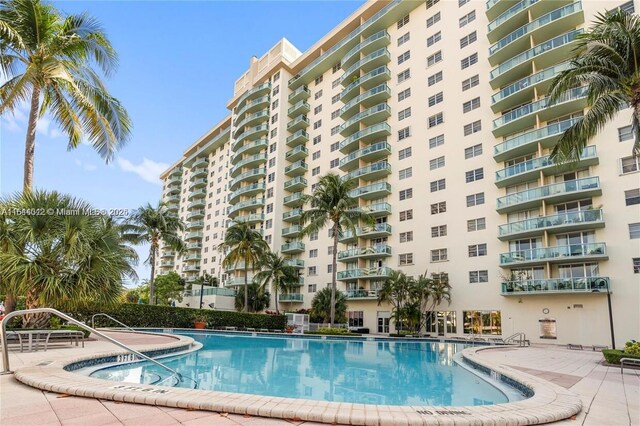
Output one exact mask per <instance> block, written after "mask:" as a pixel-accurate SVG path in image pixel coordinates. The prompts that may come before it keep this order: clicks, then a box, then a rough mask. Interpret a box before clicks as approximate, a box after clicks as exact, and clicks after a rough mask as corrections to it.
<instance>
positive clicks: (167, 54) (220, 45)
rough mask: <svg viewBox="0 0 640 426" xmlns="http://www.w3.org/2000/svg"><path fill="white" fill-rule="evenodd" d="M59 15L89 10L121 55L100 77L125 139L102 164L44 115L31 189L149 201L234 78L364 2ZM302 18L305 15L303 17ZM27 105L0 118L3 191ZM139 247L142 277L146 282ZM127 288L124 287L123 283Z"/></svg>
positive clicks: (104, 5)
mask: <svg viewBox="0 0 640 426" xmlns="http://www.w3.org/2000/svg"><path fill="white" fill-rule="evenodd" d="M52 3H53V5H54V6H56V7H57V8H58V9H60V10H62V11H63V12H65V13H69V14H72V13H82V12H87V13H89V14H90V15H91V16H93V17H95V18H97V19H98V20H99V21H100V23H101V24H102V26H103V27H104V29H105V31H106V33H107V35H108V36H109V38H110V40H111V42H112V44H113V45H114V47H115V49H116V50H117V51H118V54H119V62H120V65H119V67H118V70H117V72H116V73H115V75H113V76H111V77H110V78H109V79H105V82H106V84H107V87H108V88H109V90H110V92H111V94H112V95H113V96H115V97H116V98H118V99H119V100H120V101H121V102H122V103H123V105H124V106H125V107H126V108H127V110H128V112H129V115H130V116H131V118H132V121H133V126H134V127H133V132H132V138H131V141H130V142H129V144H128V145H127V146H126V147H124V148H123V149H122V150H121V151H119V152H118V154H117V156H116V158H115V160H114V161H112V162H111V163H109V164H105V163H104V161H103V160H102V159H101V158H100V157H99V156H98V154H97V153H96V152H95V151H94V150H93V148H92V147H91V146H88V145H81V146H79V147H78V148H77V149H75V150H72V151H67V140H68V139H67V138H66V137H65V135H64V134H62V132H61V131H60V130H59V129H58V127H57V126H56V124H55V123H54V122H52V120H51V118H50V117H49V116H44V117H43V118H42V119H40V121H39V123H38V128H37V134H36V149H35V152H36V154H35V173H34V186H35V187H36V188H38V189H47V190H57V191H60V192H65V193H69V194H72V195H74V196H77V197H79V198H82V199H84V200H87V201H89V202H90V203H92V204H93V205H94V207H96V208H100V209H129V210H133V209H135V208H137V207H140V206H142V205H145V204H146V203H151V204H156V203H157V202H158V200H159V198H160V196H161V191H162V186H161V182H160V180H159V178H158V176H159V174H160V173H161V172H162V171H164V170H165V169H166V168H168V167H169V166H170V165H171V164H173V163H174V162H175V161H176V160H178V159H179V158H180V156H181V155H182V152H183V151H184V149H185V148H187V147H188V146H189V145H191V144H192V143H193V142H195V140H196V139H198V138H199V137H200V136H201V135H203V134H204V133H205V132H206V131H207V130H209V129H210V128H211V127H213V126H214V125H215V124H216V123H217V122H218V121H220V120H221V119H222V118H224V117H225V116H226V115H227V114H228V110H227V109H226V107H225V105H226V104H227V101H228V100H229V99H230V98H231V96H232V95H233V93H232V92H233V84H234V82H235V80H236V79H237V78H238V77H240V76H241V75H242V74H243V73H244V72H245V71H246V70H247V69H248V66H249V60H250V58H251V57H252V56H257V57H260V56H262V55H263V54H264V53H266V52H267V51H268V50H269V48H271V47H272V46H273V45H274V44H275V43H276V42H277V41H278V40H280V39H281V38H283V37H285V38H287V39H288V40H289V41H290V42H292V43H293V44H294V45H295V46H296V47H297V48H298V49H299V50H300V51H302V52H305V51H306V50H307V49H308V48H309V47H311V46H312V45H313V44H314V43H315V42H316V41H318V40H319V39H320V38H321V37H322V36H323V35H325V34H326V33H327V32H328V31H329V30H331V29H332V28H333V27H335V26H336V25H337V24H338V23H340V22H341V21H342V20H344V19H345V18H347V17H348V16H349V15H350V14H351V13H353V12H354V11H355V10H356V9H357V8H358V7H359V6H360V5H361V4H363V3H364V1H344V0H341V1H337V0H336V1H300V0H298V1H251V2H249V1H224V2H223V1H54V2H52ZM301 17H305V18H304V19H301ZM27 116H28V110H27V108H26V106H25V107H24V108H21V109H19V110H16V111H14V113H13V114H4V115H3V116H2V117H0V194H2V196H8V195H10V194H14V193H16V192H18V191H20V190H21V188H22V176H23V161H24V139H25V135H26V118H27ZM147 250H148V249H146V248H144V247H140V248H138V251H139V253H140V257H141V264H140V265H139V267H138V275H139V276H140V278H141V279H142V278H148V276H149V269H148V267H147V266H146V265H144V264H142V261H143V260H144V259H146V257H147V255H148V252H147ZM130 285H131V284H130Z"/></svg>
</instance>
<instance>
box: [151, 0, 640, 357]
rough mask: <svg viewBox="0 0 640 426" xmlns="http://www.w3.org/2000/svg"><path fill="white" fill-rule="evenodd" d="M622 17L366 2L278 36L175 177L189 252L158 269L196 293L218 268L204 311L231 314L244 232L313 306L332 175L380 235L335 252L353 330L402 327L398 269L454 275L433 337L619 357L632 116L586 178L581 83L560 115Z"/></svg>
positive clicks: (553, 8)
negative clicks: (596, 33)
mask: <svg viewBox="0 0 640 426" xmlns="http://www.w3.org/2000/svg"><path fill="white" fill-rule="evenodd" d="M615 8H623V9H624V10H626V11H628V12H629V13H634V3H633V2H623V1H615V0H611V1H588V0H581V1H580V0H579V1H564V0H521V1H505V0H489V1H474V0H448V1H446V0H442V1H438V0H429V1H400V0H394V1H369V2H367V3H366V4H365V5H363V6H362V7H361V8H359V9H358V10H357V11H356V12H355V13H354V14H353V15H351V16H350V17H348V18H347V19H346V20H345V21H343V22H342V23H341V24H340V25H339V26H338V27H336V28H334V29H333V30H332V31H331V32H330V33H328V34H327V35H326V36H324V37H323V38H322V39H321V40H320V41H318V42H317V43H316V44H315V45H314V46H312V47H311V48H310V49H309V50H308V51H306V52H304V53H301V52H300V51H298V50H297V49H296V48H295V47H294V46H293V45H292V44H291V43H289V42H288V41H287V40H286V39H282V40H281V41H280V42H278V43H277V44H276V45H275V46H274V47H273V48H272V49H271V50H269V52H267V53H266V54H265V55H264V56H262V57H261V58H259V59H258V58H252V59H251V63H250V67H249V69H248V70H247V72H246V73H245V74H244V75H242V76H241V77H240V78H239V79H238V80H237V81H236V82H235V84H234V87H233V97H232V98H231V100H230V101H229V102H228V104H227V107H228V109H229V111H230V114H229V116H228V117H226V118H224V119H223V120H222V121H221V122H220V123H218V124H217V125H216V126H214V127H213V129H211V130H210V131H209V132H208V133H206V134H205V135H204V136H203V137H202V138H201V139H200V140H198V141H196V142H195V143H194V144H193V145H192V146H190V147H189V148H188V149H187V150H186V151H185V153H184V155H183V156H182V158H180V159H179V160H178V161H177V162H176V163H175V164H174V165H173V166H172V167H171V168H170V169H169V170H167V171H166V172H165V173H164V174H163V175H162V179H163V180H164V191H163V199H164V201H166V202H168V203H169V206H170V208H171V209H172V210H174V211H175V212H177V213H178V214H179V215H180V218H181V219H182V220H183V221H184V222H185V223H186V226H187V228H186V230H185V234H184V238H185V240H186V242H187V251H186V252H185V253H184V254H182V255H179V256H178V255H175V254H174V253H172V252H170V251H168V250H166V251H163V252H162V256H161V258H160V259H158V264H157V266H158V269H157V271H158V273H166V272H168V271H170V270H176V271H178V272H179V273H180V274H181V275H182V276H184V277H185V279H186V280H187V281H191V282H193V281H194V280H195V279H196V278H197V277H198V276H201V275H202V273H204V272H205V271H206V272H207V273H209V274H211V275H213V276H216V277H218V278H219V279H220V281H221V283H222V284H223V286H224V287H225V288H224V289H210V290H209V291H208V293H209V294H211V296H207V298H208V299H206V300H207V305H208V306H215V307H217V308H232V307H233V302H232V298H230V297H227V296H225V295H228V294H230V289H234V288H237V287H238V286H241V285H244V282H245V280H244V275H243V270H244V265H237V266H236V268H234V270H224V269H223V268H222V266H221V262H222V258H223V256H224V254H223V253H221V252H220V251H219V250H218V249H217V247H218V245H219V244H220V243H221V242H222V241H223V237H224V233H225V230H226V228H227V227H228V226H229V225H230V224H231V223H232V222H240V221H242V222H248V223H249V224H251V226H252V227H254V228H255V229H257V230H259V231H260V232H261V233H262V234H263V235H264V238H265V240H266V241H267V242H268V244H269V245H270V247H271V248H272V250H274V251H278V252H280V253H281V254H283V255H285V256H287V257H288V258H289V259H290V260H289V262H290V264H291V265H293V266H295V267H296V268H298V269H299V271H300V284H299V286H298V287H297V289H296V290H295V291H294V292H289V293H287V294H280V295H279V300H278V303H279V304H280V305H279V306H280V308H281V309H286V310H297V309H301V308H309V307H310V305H311V300H312V299H313V297H314V294H315V293H316V292H318V291H319V290H320V289H322V288H324V287H325V286H327V285H328V284H329V283H330V282H331V272H332V271H331V258H332V252H331V248H332V247H331V246H332V239H331V237H330V235H329V230H328V229H324V230H322V231H320V232H318V233H317V234H314V235H310V236H309V237H305V238H300V237H299V231H300V229H301V224H300V222H299V221H300V214H301V212H302V211H303V209H304V208H305V206H304V205H303V204H302V203H301V199H302V196H303V195H304V194H310V193H311V192H312V191H313V190H314V186H315V185H316V183H317V181H318V179H319V178H320V177H321V176H322V175H324V174H326V173H328V172H333V173H337V174H339V175H340V176H342V177H343V178H345V179H349V178H353V179H356V182H357V187H356V188H355V189H353V191H352V195H353V196H354V197H356V198H357V199H358V205H359V208H361V209H363V210H365V211H367V212H369V213H370V214H371V215H372V216H373V217H374V218H375V222H376V223H375V225H364V224H361V226H359V227H358V228H357V229H356V230H355V233H353V234H351V233H347V234H345V235H343V236H342V237H341V239H340V244H339V249H338V253H337V259H338V271H337V279H338V289H339V291H342V292H344V293H345V295H346V297H347V298H348V321H349V324H350V325H352V326H364V327H368V328H369V329H370V330H371V331H372V332H380V333H384V332H388V331H389V324H390V321H391V320H390V317H391V310H392V309H391V306H389V305H387V304H381V305H379V304H378V302H377V294H378V290H379V289H380V288H381V286H382V283H383V282H384V280H385V279H386V278H387V277H388V276H389V274H390V273H391V271H392V270H396V269H400V270H402V271H404V272H405V273H406V274H407V275H412V276H418V275H419V274H423V273H425V272H426V273H428V274H446V277H448V280H449V282H450V284H451V286H452V291H451V302H450V303H447V302H443V303H441V304H439V305H437V306H434V307H433V309H432V312H433V315H432V316H431V317H430V318H431V319H430V321H429V324H428V327H427V331H428V332H429V333H431V334H432V335H444V336H447V335H454V334H457V335H462V334H478V335H487V336H489V335H498V336H499V335H502V336H505V337H506V336H509V335H511V334H513V333H516V332H524V333H526V335H527V337H528V338H529V339H531V340H532V341H533V342H555V343H582V344H603V345H611V322H610V314H611V317H612V319H613V325H614V328H613V329H614V330H615V337H616V341H617V344H618V345H620V344H621V343H622V342H623V341H625V340H626V339H630V338H637V337H638V335H639V334H640V316H639V315H640V314H639V311H640V309H639V307H640V279H639V278H640V174H639V173H638V171H639V169H640V163H639V161H640V160H639V159H638V158H634V157H632V156H631V153H632V149H631V147H632V144H633V139H634V136H633V134H632V131H631V126H630V124H631V113H630V112H629V111H628V110H625V111H621V113H620V114H619V116H618V117H617V118H616V119H615V120H613V121H612V122H611V124H610V125H608V126H607V127H606V128H605V129H603V130H602V131H601V132H600V134H599V135H598V137H596V138H595V139H594V140H593V141H591V143H590V144H589V146H588V147H587V148H586V149H585V150H584V152H583V153H582V157H581V159H580V161H579V162H578V163H577V164H572V165H570V166H564V165H562V166H558V165H555V164H553V163H552V162H551V161H550V159H549V153H550V149H551V148H552V147H553V146H554V144H555V142H556V141H558V139H559V137H560V136H561V134H562V132H563V131H564V130H565V129H567V128H568V127H569V126H570V125H571V124H572V123H574V122H575V121H576V120H578V119H579V118H580V117H581V116H583V115H584V114H585V112H586V106H587V102H586V97H585V88H583V87H577V88H574V89H571V90H569V91H568V92H567V93H566V95H565V96H564V97H563V98H562V99H561V100H560V101H559V102H557V103H554V104H550V103H549V102H548V101H547V97H546V96H547V94H548V91H549V86H550V83H551V81H552V79H553V78H554V76H555V75H556V74H557V73H558V72H559V71H561V70H563V69H566V68H567V67H568V62H567V61H568V59H569V58H570V56H571V55H572V49H573V48H574V47H575V44H576V40H577V37H578V35H579V34H581V33H583V32H584V31H585V30H587V29H588V27H589V25H590V22H592V21H593V19H594V17H595V16H596V14H597V13H599V12H604V11H606V10H611V9H615ZM283 32H285V33H286V29H283ZM248 275H249V278H251V277H252V276H253V273H252V272H249V274H248ZM441 276H443V275H441ZM225 297H226V298H225ZM609 298H610V305H609V304H608V303H609ZM214 299H215V300H214ZM229 300H231V302H229ZM274 303H275V301H272V303H271V308H272V309H273V307H274ZM191 306H192V307H195V306H194V305H193V304H192V305H191ZM391 329H392V330H393V324H391Z"/></svg>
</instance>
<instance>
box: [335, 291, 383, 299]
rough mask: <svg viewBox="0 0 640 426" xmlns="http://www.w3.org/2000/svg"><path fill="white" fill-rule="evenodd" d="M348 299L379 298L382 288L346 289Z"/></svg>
mask: <svg viewBox="0 0 640 426" xmlns="http://www.w3.org/2000/svg"><path fill="white" fill-rule="evenodd" d="M342 293H344V295H345V296H346V298H347V299H377V298H378V294H379V293H380V290H345V291H343V292H342Z"/></svg>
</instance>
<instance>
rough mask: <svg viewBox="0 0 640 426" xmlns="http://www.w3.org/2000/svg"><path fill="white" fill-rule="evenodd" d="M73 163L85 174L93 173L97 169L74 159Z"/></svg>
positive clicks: (92, 165)
mask: <svg viewBox="0 0 640 426" xmlns="http://www.w3.org/2000/svg"><path fill="white" fill-rule="evenodd" d="M75 163H76V165H77V166H78V167H81V168H82V170H84V171H85V172H93V171H94V170H96V169H97V168H98V167H97V166H96V165H95V164H90V163H85V162H83V161H81V160H78V159H77V158H76V159H75Z"/></svg>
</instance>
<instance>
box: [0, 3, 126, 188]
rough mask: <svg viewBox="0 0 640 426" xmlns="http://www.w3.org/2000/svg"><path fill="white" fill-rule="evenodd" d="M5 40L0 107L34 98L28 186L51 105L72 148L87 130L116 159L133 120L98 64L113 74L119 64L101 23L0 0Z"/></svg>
mask: <svg viewBox="0 0 640 426" xmlns="http://www.w3.org/2000/svg"><path fill="white" fill-rule="evenodd" d="M0 40H2V42H1V43H0V67H1V68H0V71H1V72H2V73H3V74H4V75H3V76H4V77H5V78H6V82H5V83H4V84H3V85H2V86H1V87H0V114H4V113H5V112H8V111H14V110H16V109H17V108H20V107H21V106H22V105H23V104H24V103H27V102H28V103H29V105H30V110H29V121H28V123H27V136H26V141H25V156H24V181H23V185H24V190H25V191H30V190H31V188H32V186H33V163H34V153H35V138H36V124H37V121H38V118H39V117H41V116H42V115H43V114H44V113H46V112H50V113H51V116H52V119H53V121H54V122H55V123H56V124H58V126H59V127H60V128H61V129H62V131H63V132H64V133H66V134H67V135H68V136H69V143H68V145H67V148H68V149H73V148H76V147H78V145H80V143H81V141H82V137H83V135H84V136H85V137H86V138H87V139H88V141H89V142H90V143H91V145H93V147H94V148H95V149H96V151H98V154H99V155H100V156H101V157H102V158H103V159H105V160H106V161H110V160H111V159H113V156H114V153H115V152H116V151H117V150H118V149H120V148H121V147H122V146H123V145H124V144H125V143H126V142H127V141H128V139H129V137H130V132H131V120H130V119H129V116H128V114H127V111H126V110H125V109H124V107H123V106H122V105H121V104H120V102H119V101H118V100H117V99H116V98H114V97H113V96H111V94H109V92H108V90H107V88H106V87H105V85H104V83H103V82H102V80H101V78H100V76H99V75H98V72H97V71H96V70H99V71H101V72H102V73H103V74H104V75H105V76H109V75H111V74H112V73H113V72H114V71H115V69H116V67H117V64H118V55H117V53H116V51H115V50H114V48H113V46H112V45H111V42H110V41H109V38H108V37H107V36H106V34H105V33H104V31H103V29H102V27H101V26H100V23H99V22H98V21H97V20H96V19H95V18H92V17H91V16H89V15H88V14H86V13H84V14H81V15H68V16H65V15H64V14H62V13H61V12H60V11H58V10H57V9H56V8H54V7H53V6H52V5H50V4H48V3H43V2H42V1H40V0H0Z"/></svg>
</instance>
